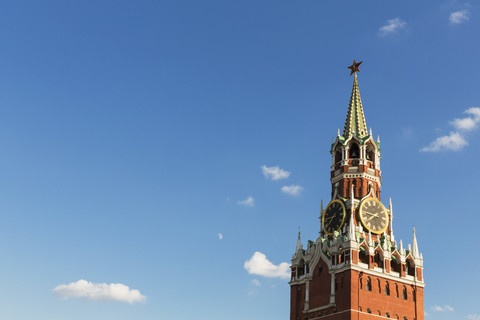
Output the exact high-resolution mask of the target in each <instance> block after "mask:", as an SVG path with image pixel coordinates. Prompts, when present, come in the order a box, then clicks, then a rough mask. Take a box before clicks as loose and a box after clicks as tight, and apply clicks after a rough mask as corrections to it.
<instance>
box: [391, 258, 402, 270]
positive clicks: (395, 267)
mask: <svg viewBox="0 0 480 320" xmlns="http://www.w3.org/2000/svg"><path fill="white" fill-rule="evenodd" d="M400 267H401V265H400V261H399V259H398V258H397V257H396V256H392V260H391V261H390V269H392V271H395V272H398V273H400Z"/></svg>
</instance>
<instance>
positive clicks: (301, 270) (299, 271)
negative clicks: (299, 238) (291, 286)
mask: <svg viewBox="0 0 480 320" xmlns="http://www.w3.org/2000/svg"><path fill="white" fill-rule="evenodd" d="M304 274H305V261H303V260H300V263H299V264H298V267H297V277H301V276H303V275H304Z"/></svg>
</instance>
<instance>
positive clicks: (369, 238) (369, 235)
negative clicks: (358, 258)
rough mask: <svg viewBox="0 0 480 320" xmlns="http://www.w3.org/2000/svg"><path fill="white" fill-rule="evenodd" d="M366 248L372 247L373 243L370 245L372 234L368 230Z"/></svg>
mask: <svg viewBox="0 0 480 320" xmlns="http://www.w3.org/2000/svg"><path fill="white" fill-rule="evenodd" d="M368 246H369V247H371V246H373V243H372V232H371V231H370V230H368Z"/></svg>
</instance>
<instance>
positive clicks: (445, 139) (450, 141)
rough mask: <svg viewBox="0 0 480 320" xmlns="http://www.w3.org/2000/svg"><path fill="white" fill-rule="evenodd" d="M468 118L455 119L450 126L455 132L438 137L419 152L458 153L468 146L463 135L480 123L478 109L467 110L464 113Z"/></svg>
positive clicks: (479, 111) (479, 109)
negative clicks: (447, 151)
mask: <svg viewBox="0 0 480 320" xmlns="http://www.w3.org/2000/svg"><path fill="white" fill-rule="evenodd" d="M464 113H466V114H468V115H469V116H467V117H464V118H455V119H453V120H452V121H450V124H451V125H452V126H453V127H454V128H455V129H456V130H457V131H452V132H450V133H449V134H448V135H445V136H441V137H438V138H437V139H435V140H434V141H432V142H431V143H430V144H429V145H428V146H426V147H423V148H422V149H420V151H424V152H437V151H446V150H451V151H458V150H461V149H463V148H464V147H465V146H467V145H468V141H467V139H466V136H465V133H466V132H467V131H472V130H474V129H476V128H477V127H478V124H479V123H480V108H469V109H467V110H465V111H464Z"/></svg>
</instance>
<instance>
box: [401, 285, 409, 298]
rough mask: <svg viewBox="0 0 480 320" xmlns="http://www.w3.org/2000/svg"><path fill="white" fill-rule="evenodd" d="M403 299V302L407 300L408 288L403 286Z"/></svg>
mask: <svg viewBox="0 0 480 320" xmlns="http://www.w3.org/2000/svg"><path fill="white" fill-rule="evenodd" d="M402 298H403V300H407V298H408V297H407V288H406V287H405V286H403V293H402Z"/></svg>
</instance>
